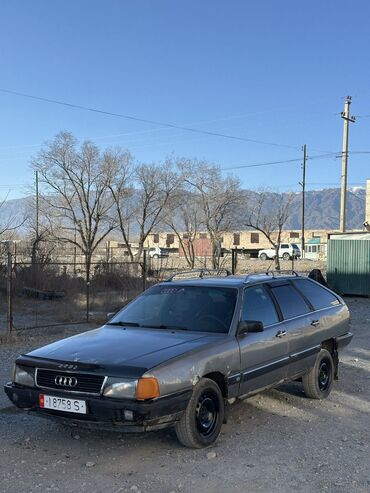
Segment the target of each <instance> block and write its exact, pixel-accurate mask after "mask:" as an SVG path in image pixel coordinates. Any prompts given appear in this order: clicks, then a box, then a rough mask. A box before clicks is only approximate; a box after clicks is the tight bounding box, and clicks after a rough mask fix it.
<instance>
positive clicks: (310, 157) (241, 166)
mask: <svg viewBox="0 0 370 493" xmlns="http://www.w3.org/2000/svg"><path fill="white" fill-rule="evenodd" d="M336 155H337V153H330V154H319V155H317V156H309V157H307V159H310V160H313V159H323V158H328V157H334V156H335V157H337V156H336ZM297 162H302V158H301V157H300V158H294V159H286V160H284V161H269V162H267V163H255V164H241V165H238V166H230V167H227V168H221V169H222V170H228V169H242V168H258V167H260V166H273V165H278V164H293V163H297Z"/></svg>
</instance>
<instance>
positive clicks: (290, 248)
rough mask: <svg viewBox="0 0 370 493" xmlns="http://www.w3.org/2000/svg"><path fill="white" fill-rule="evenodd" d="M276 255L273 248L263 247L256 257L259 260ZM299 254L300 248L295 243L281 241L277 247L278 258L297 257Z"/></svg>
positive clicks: (288, 258)
mask: <svg viewBox="0 0 370 493" xmlns="http://www.w3.org/2000/svg"><path fill="white" fill-rule="evenodd" d="M275 256H276V251H275V249H274V248H265V249H264V250H260V251H259V252H258V258H260V259H261V260H267V259H273V258H275ZM300 256H301V250H300V249H299V246H298V245H297V244H296V243H281V245H280V248H279V258H282V259H284V260H290V259H292V258H299V257H300Z"/></svg>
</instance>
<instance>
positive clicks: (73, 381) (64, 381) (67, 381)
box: [54, 375, 77, 387]
mask: <svg viewBox="0 0 370 493" xmlns="http://www.w3.org/2000/svg"><path fill="white" fill-rule="evenodd" d="M54 381H55V385H62V386H63V387H76V385H77V378H76V377H64V376H62V375H58V376H57V377H55V380H54Z"/></svg>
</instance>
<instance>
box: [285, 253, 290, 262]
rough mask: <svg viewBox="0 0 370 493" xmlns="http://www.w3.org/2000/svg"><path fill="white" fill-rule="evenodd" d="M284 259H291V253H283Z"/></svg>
mask: <svg viewBox="0 0 370 493" xmlns="http://www.w3.org/2000/svg"><path fill="white" fill-rule="evenodd" d="M283 260H290V255H289V253H287V252H285V253H283Z"/></svg>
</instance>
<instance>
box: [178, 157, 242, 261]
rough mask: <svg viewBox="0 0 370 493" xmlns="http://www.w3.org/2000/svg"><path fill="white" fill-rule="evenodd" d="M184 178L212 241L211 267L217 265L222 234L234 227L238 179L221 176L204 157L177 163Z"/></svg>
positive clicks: (238, 200) (237, 200)
mask: <svg viewBox="0 0 370 493" xmlns="http://www.w3.org/2000/svg"><path fill="white" fill-rule="evenodd" d="M180 167H181V169H182V172H183V175H184V180H185V182H186V183H188V184H189V185H190V187H191V189H192V190H193V191H194V193H195V194H197V196H198V198H199V207H200V211H201V222H202V223H203V224H204V227H205V229H206V231H207V232H208V234H209V236H210V240H211V245H212V264H213V268H215V269H216V268H219V266H220V256H221V243H222V235H223V234H224V233H225V232H228V231H231V230H232V229H234V227H235V224H236V220H237V217H236V210H237V207H238V206H239V205H240V197H241V191H240V183H239V180H238V179H237V178H235V177H232V176H228V177H226V178H224V177H223V176H222V174H221V170H220V168H218V167H217V166H214V165H212V164H209V163H207V162H205V161H198V160H191V161H190V160H188V161H184V162H183V163H182V164H181V165H180Z"/></svg>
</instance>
